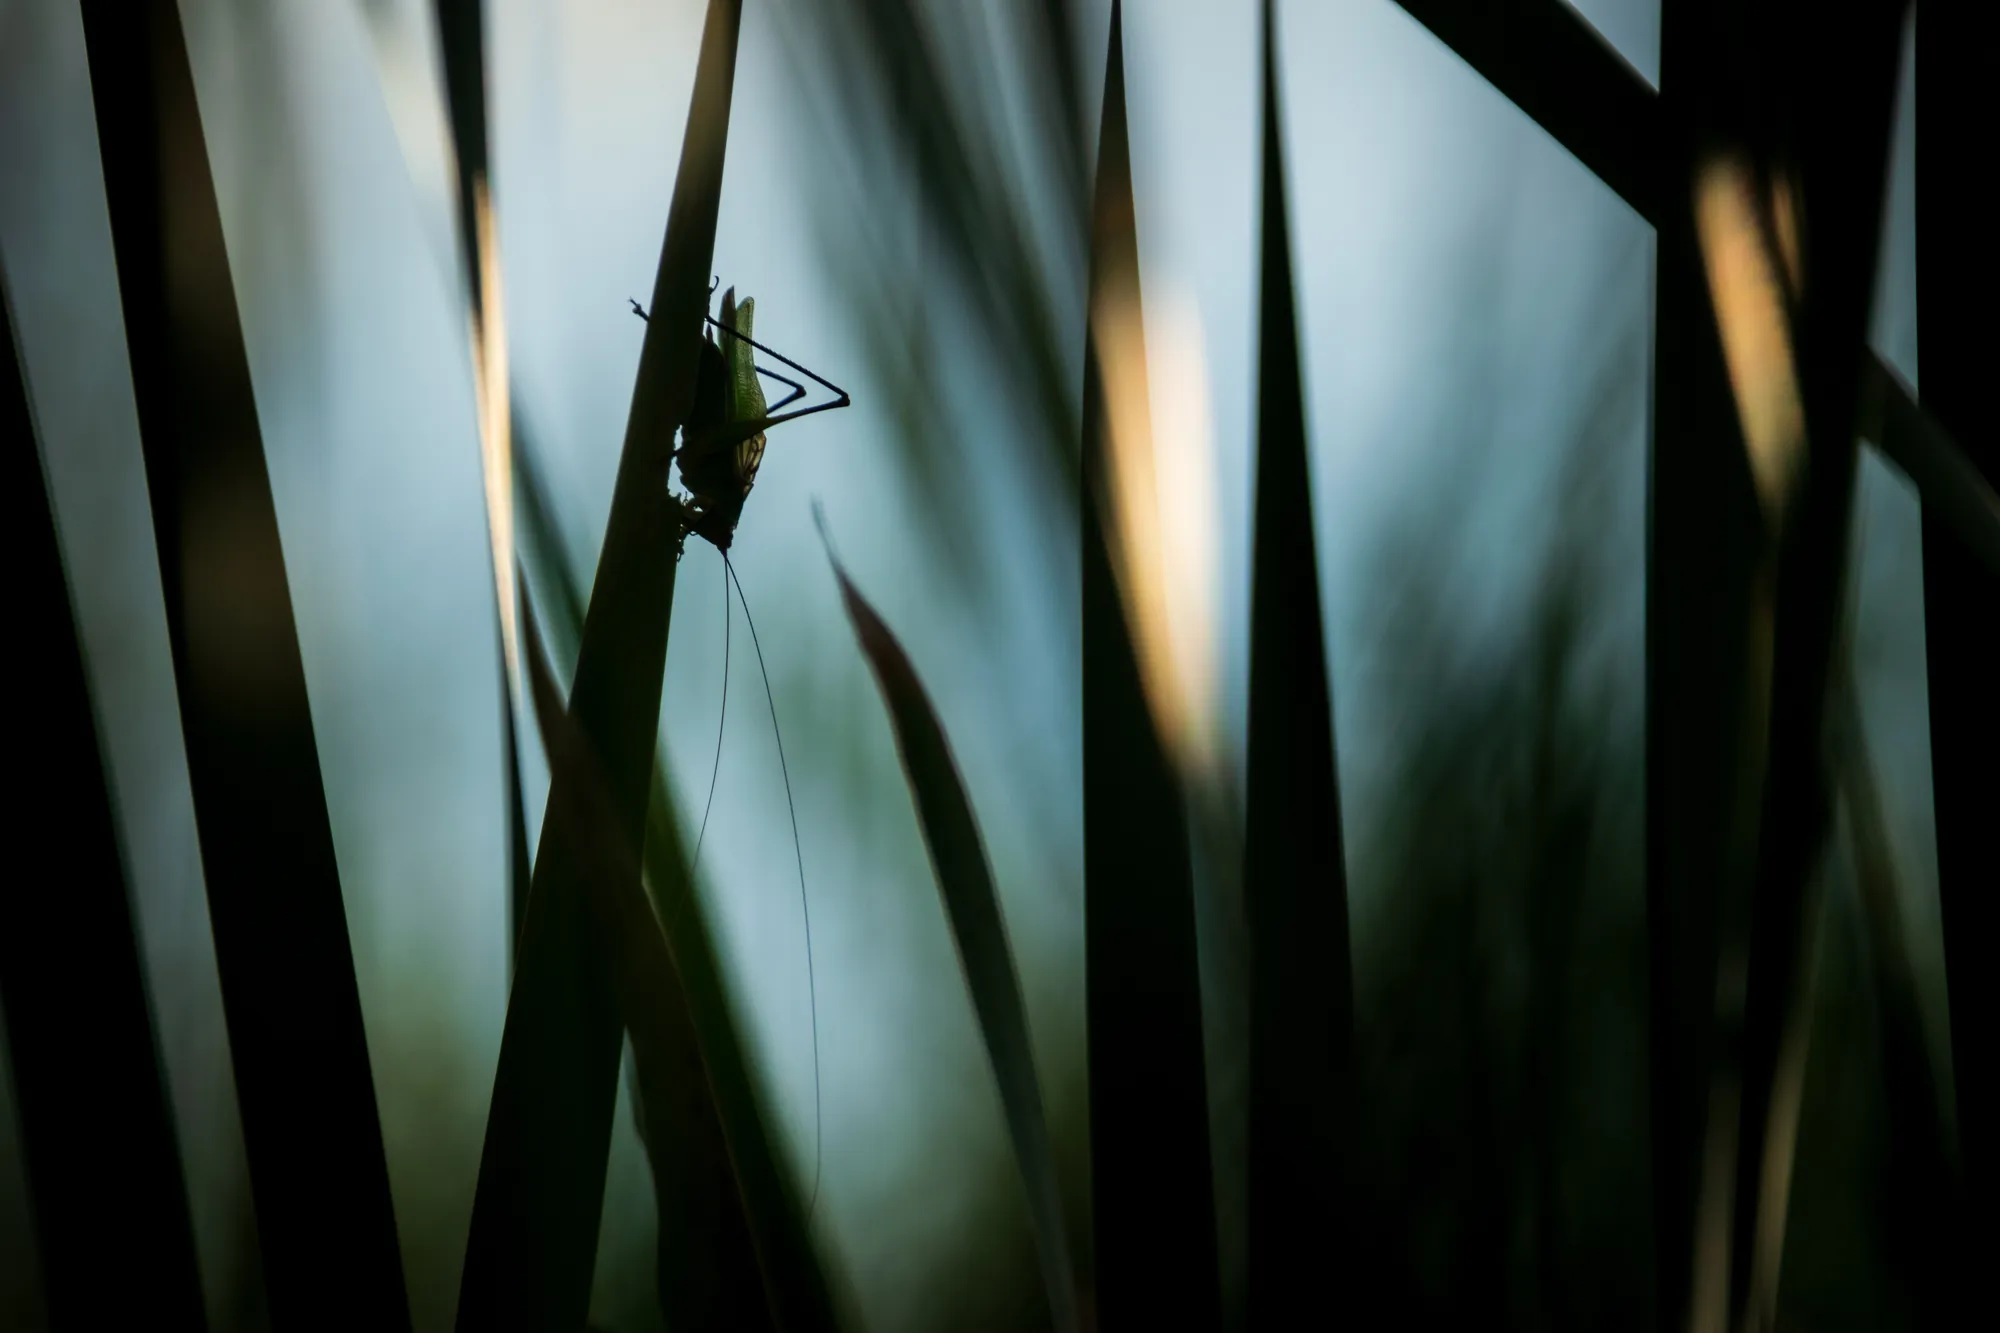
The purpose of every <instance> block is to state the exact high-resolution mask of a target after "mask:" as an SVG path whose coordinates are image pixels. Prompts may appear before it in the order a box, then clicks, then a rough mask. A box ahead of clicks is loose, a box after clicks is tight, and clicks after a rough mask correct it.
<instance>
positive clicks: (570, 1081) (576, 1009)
mask: <svg viewBox="0 0 2000 1333" xmlns="http://www.w3.org/2000/svg"><path fill="white" fill-rule="evenodd" d="M741 18H742V10H741V6H740V3H738V0H710V4H709V10H708V19H707V22H706V24H705V26H704V28H703V32H702V45H701V54H700V58H699V62H698V64H697V67H696V71H695V81H694V94H693V97H692V100H691V105H690V107H689V111H688V120H687V129H686V132H685V136H684V138H683V141H682V146H681V164H680V171H679V174H678V176H677V177H676V179H675V182H674V196H673V204H672V206H671V208H670V210H669V212H668V216H667V232H666V239H665V242H664V244H663V246H662V249H661V253H660V266H659V271H658V274H657V275H656V277H655V279H654V286H653V304H652V314H653V317H652V319H651V320H650V321H649V322H648V323H647V326H646V333H645V341H644V344H643V345H642V347H641V350H640V354H639V371H638V379H637V383H636V384H635V385H634V388H633V392H632V407H631V412H630V414H629V416H628V417H627V419H626V427H625V443H624V448H623V452H622V453H621V455H620V458H619V464H618V477H617V481H616V483H615V484H614V487H613V491H612V497H611V514H610V517H609V521H608V522H607V524H606V528H605V537H604V547H603V551H602V553H601V555H600V556H599V559H598V567H597V578H596V582H595V586H594V587H593V589H592V593H591V598H590V605H589V610H588V611H587V612H586V614H585V617H584V626H583V635H582V641H581V645H580V648H579V650H578V655H577V669H576V680H575V684H574V688H573V690H572V692H571V712H572V716H573V717H574V719H575V721H576V724H577V727H578V729H579V730H580V731H581V732H582V734H583V736H584V737H585V738H586V739H587V740H588V742H589V744H590V747H591V752H592V753H593V754H594V755H595V756H596V759H597V763H598V764H599V765H600V766H601V768H602V770H603V774H604V782H605V786H606V789H607V792H608V796H607V802H608V808H609V810H610V813H611V816H612V818H613V819H614V821H615V826H616V828H617V829H618V831H619V834H620V836H621V837H623V838H624V839H625V840H626V842H627V843H628V845H630V846H633V847H639V846H642V845H643V841H642V840H643V838H644V835H645V819H646V798H647V791H648V785H649V783H650V782H651V779H652V771H653V750H654V746H655V738H656V736H657V735H658V732H659V710H660V683H661V678H662V674H663V672H664V671H665V667H666V652H667V628H668V619H669V616H670V615H671V613H672V610H673V590H674V573H675V570H676V567H677V563H678V559H679V555H680V547H681V540H682V535H683V534H682V529H681V523H680V517H679V511H678V508H677V507H676V506H674V505H673V504H672V503H671V501H670V500H669V498H668V494H667V480H668V471H669V468H670V467H671V464H672V449H673V437H674V431H675V430H676V429H677V428H678V427H679V425H680V424H681V422H682V421H684V420H685V419H686V416H687V412H688V409H689V406H690V405H691V403H692V401H693V397H694V379H695V367H696V358H697V353H698V351H699V348H700V343H701V318H702V314H703V312H704V310H705V309H706V307H707V300H708V273H709V262H710V259H711V258H712V256H713V253H714V247H715V223H716V211H717V207H718V204H719V201H720V198H721V194H722V167H723V150H724V147H725V145H726V143H727V140H728V132H729V104H730V94H731V90H732V86H733V83H734V79H735V69H736V39H737V32H738V28H739V26H740V23H741ZM577 810H578V807H577V803H576V802H575V801H573V800H570V799H569V798H568V797H567V796H566V794H565V793H564V792H562V791H560V790H554V791H552V792H551V796H550V804H549V812H548V818H547V819H545V821H544V823H543V826H542V842H541V850H540V854H539V855H538V856H537V858H536V861H535V868H534V877H533V887H532V889H531V891H530V893H529V897H528V912H527V918H526V920H525V921H524V922H523V925H522V931H521V939H520V948H519V953H518V955H517V960H516V967H515V975H514V988H513V992H512V994H511V996H510V997H509V1002H508V1007H507V1026H506V1029H505V1032H504V1034H503V1036H502V1038H501V1044H500V1066H499V1070H498V1072H497V1074H496V1075H495V1078H494V1086H493V1103H492V1109H491V1112H490V1114H489V1116H488V1119H487V1125H486V1146H485V1151H484V1153H483V1154H482V1156H481V1159H480V1165H479V1186H478V1192H477V1194H476V1195H475V1197H474V1201H473V1213H472V1228H471V1234H470V1236H469V1237H468V1239H467V1244H466V1257H465V1273H464V1278H463V1281H462V1284H461V1288H460V1298H459V1316H458V1326H459V1328H461V1329H463V1330H467V1333H471V1331H472V1330H477V1329H485V1328H491V1327H503V1326H504V1327H517V1326H528V1327H536V1328H574V1327H577V1326H578V1325H580V1324H581V1323H582V1322H583V1320H584V1316H585V1313H586V1311H587V1309H588V1307H589V1304H590V1283H591V1274H592V1271H593V1268H594V1260H595V1255H596V1242H597V1227H598V1222H599V1220H600V1217H601V1215H602V1209H603V1203H604V1170H605V1162H606V1156H607V1153H608V1152H609V1149H610V1139H611V1114H612V1108H613V1106H614V1104H615V1101H616V1094H617V1082H618V1063H619V1057H620V1047H621V1044H622V1043H621V1041H620V1027H621V1024H620V1022H619V1015H618V1010H617V1005H616V1003H615V999H614V996H613V994H612V992H611V990H610V989H609V987H608V985H607V979H606V978H605V977H604V976H603V975H602V973H601V969H600V968H599V967H598V965H597V963H598V960H597V958H596V951H595V949H594V948H593V947H592V945H591V940H590V934H589V931H588V929H587V926H586V921H585V919H584V916H583V902H582V896H581V893H580V891H579V888H578V876H579V874H580V873H581V872H582V871H583V869H584V867H585V866H586V865H587V863H588V862H587V858H588V856H589V854H590V853H589V849H588V846H587V844H586V843H585V842H584V841H583V839H584V838H585V835H586V832H587V831H586V830H585V829H583V828H581V827H579V826H578V825H576V824H575V823H574V822H573V820H574V818H575V816H576V814H577Z"/></svg>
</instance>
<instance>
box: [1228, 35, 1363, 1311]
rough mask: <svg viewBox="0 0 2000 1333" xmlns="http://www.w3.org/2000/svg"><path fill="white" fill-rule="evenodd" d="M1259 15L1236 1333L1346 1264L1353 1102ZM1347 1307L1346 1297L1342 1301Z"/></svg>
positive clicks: (1330, 765) (1326, 701)
mask: <svg viewBox="0 0 2000 1333" xmlns="http://www.w3.org/2000/svg"><path fill="white" fill-rule="evenodd" d="M1272 8H1273V6H1272V5H1271V3H1270V0H1265V4H1264V52H1263V59H1264V108H1263V119H1264V123H1263V133H1264V146H1263V152H1264V199H1263V275H1262V294H1261V297H1260V301H1259V306H1260V309H1259V331H1258V354H1257V481H1256V506H1257V508H1256V519H1255V534H1254V537H1253V541H1254V543H1255V546H1254V551H1253V555H1252V570H1251V587H1250V688H1249V738H1248V739H1249V746H1248V749H1249V756H1248V763H1247V766H1246V767H1247V770H1248V771H1247V783H1248V789H1247V793H1246V794H1247V796H1248V815H1247V819H1246V823H1245V827H1244V869H1243V886H1244V893H1245V896H1246V899H1247V903H1248V907H1249V917H1250V929H1251V941H1252V943H1251V957H1252V960H1253V962H1252V973H1251V1001H1250V1006H1251V1007H1250V1135H1249V1139H1250V1160H1249V1183H1248V1198H1249V1245H1250V1248H1249V1260H1248V1267H1247V1273H1246V1276H1247V1296H1248V1302H1249V1318H1250V1321H1251V1324H1252V1325H1253V1326H1260V1327H1267V1326H1271V1325H1274V1324H1277V1323H1281V1322H1283V1321H1284V1319H1285V1318H1286V1314H1285V1313H1284V1312H1289V1311H1292V1310H1296V1309H1302V1308H1306V1306H1307V1303H1308V1302H1310V1301H1312V1300H1313V1299H1314V1296H1315V1293H1317V1292H1320V1291H1323V1290H1324V1284H1325V1283H1326V1282H1327V1279H1328V1270H1329V1265H1332V1266H1334V1267H1335V1269H1336V1271H1337V1268H1338V1266H1340V1265H1341V1264H1342V1263H1343V1258H1342V1256H1345V1255H1348V1254H1351V1253H1352V1252H1353V1251H1352V1247H1350V1246H1348V1245H1347V1244H1345V1243H1344V1239H1343V1237H1342V1235H1341V1222H1342V1221H1343V1218H1344V1216H1345V1214H1346V1209H1347V1206H1348V1205H1347V1201H1346V1193H1347V1192H1346V1190H1345V1189H1344V1188H1343V1186H1342V1183H1341V1179H1340V1175H1341V1173H1340V1170H1339V1154H1340V1146H1339V1145H1340V1142H1341V1139H1342V1135H1341V1133H1340V1129H1341V1126H1342V1124H1343V1122H1344V1116H1345V1113H1346V1112H1347V1111H1348V1110H1349V1103H1350V1101H1351V1098H1352V1086H1353V1084H1352V1067H1353V1046H1354V995H1353V982H1352V964H1351V961H1350V957H1349V947H1348V921H1347V868H1346V862H1345V854H1344V849H1343V846H1342V839H1341V826H1340V788H1339V783H1338V781H1337V779H1336V774H1335V763H1334V747H1333V701H1332V697H1331V694H1330V686H1329V683H1328V676H1327V669H1326V646H1325V645H1326V640H1325V634H1324V630H1323V626H1322V620H1321V613H1320V589H1319V561H1318V557H1317V554H1316V552H1315V550H1314V543H1313V514H1312V475H1311V469H1310V467H1309V466H1308V463H1307V455H1306V426H1305V402H1304V390H1303V386H1302V385H1301V383H1300V377H1299V347H1298V316H1297V312H1296V297H1295V295H1294V292H1293V288H1292V261H1291V244H1290V240H1289V236H1288V229H1289V218H1288V216H1287V211H1286V203H1285V161H1284V146H1283V143H1282V138H1281V133H1280V126H1279V113H1278V86H1277V57H1276V42H1277V39H1276V35H1275V34H1274V32H1273V31H1272V24H1273V19H1272ZM1342 1285H1345V1286H1348V1287H1349V1289H1350V1290H1351V1289H1352V1284H1351V1283H1348V1284H1342Z"/></svg>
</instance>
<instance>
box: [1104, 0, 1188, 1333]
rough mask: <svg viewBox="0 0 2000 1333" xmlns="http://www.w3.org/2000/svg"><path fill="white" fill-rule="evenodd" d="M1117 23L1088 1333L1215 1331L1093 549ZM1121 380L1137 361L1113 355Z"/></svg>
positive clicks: (1111, 639) (1116, 304)
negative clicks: (1105, 347) (1093, 1330)
mask: <svg viewBox="0 0 2000 1333" xmlns="http://www.w3.org/2000/svg"><path fill="white" fill-rule="evenodd" d="M1130 154H1131V150H1130V144H1129V141H1128V137H1127V130H1126V120H1125V72H1124V43H1123V36H1122V15H1121V12H1120V6H1119V4H1118V3H1117V0H1113V4H1112V9H1111V39H1110V44H1109V50H1108V52H1107V54H1106V58H1105V80H1104V108H1103V119H1102V130H1101V135H1100V138H1099V144H1098V155H1097V186H1096V197H1095V205H1094V210H1093V212H1094V216H1093V225H1092V242H1091V263H1090V268H1091V280H1090V289H1091V325H1090V330H1089V333H1088V335H1087V337H1086V341H1085V357H1086V359H1085V362H1084V398H1083V404H1084V414H1083V490H1082V494H1083V497H1084V500H1083V503H1082V504H1081V505H1080V506H1079V509H1080V512H1081V518H1082V526H1083V546H1082V557H1083V791H1084V796H1083V800H1084V968H1085V975H1086V983H1085V985H1086V989H1085V1003H1086V1007H1087V1016H1086V1017H1087V1024H1088V1032H1089V1044H1090V1126H1091V1182H1092V1194H1093V1203H1092V1209H1093V1213H1094V1221H1095V1229H1096V1246H1095V1253H1096V1263H1097V1273H1096V1290H1095V1295H1096V1313H1097V1318H1098V1321H1099V1327H1102V1328H1105V1329H1107V1330H1119V1329H1127V1328H1133V1329H1136V1328H1162V1327H1177V1328H1187V1329H1212V1328H1214V1327H1216V1326H1217V1324H1218V1322H1219V1321H1220V1318H1221V1307H1220V1302H1221V1296H1220V1278H1219V1275H1218V1271H1217V1267H1216V1241H1215V1199H1214V1180H1213V1176H1212V1174H1211V1166H1210V1157H1209V1136H1208V1091H1207V1079H1206V1076H1205V1073H1204V1069H1203V1057H1202V1027H1201V1023H1202V1014H1201V993H1200V974H1199V971H1198V968H1197V961H1196V953H1195V939H1194V905H1193V884H1192V869H1191V865H1190V853H1189V845H1188V825H1187V811H1186V806H1185V803H1184V798H1183V792H1182V789H1181V782H1180V778H1179V775H1178V774H1177V772H1176V771H1175V768H1174V764H1173V760H1172V758H1171V757H1170V755H1169V752H1168V750H1167V747H1166V746H1165V744H1164V743H1163V741H1162V739H1161V737H1160V734H1159V732H1158V730H1157V729H1156V726H1155V721H1154V717H1153V714H1152V712H1151V710H1150V707H1149V704H1148V700H1147V697H1146V693H1145V687H1144V684H1143V682H1142V677H1141V674H1140V664H1139V658H1138V655H1137V653H1136V651H1135V648H1134V643H1133V636H1132V629H1131V626H1130V623H1129V621H1128V620H1127V611H1126V605H1125V601H1124V599H1123V598H1122V596H1121V593H1120V589H1119V583H1118V578H1117V575H1116V573H1114V563H1113V560H1114V557H1113V552H1112V547H1111V546H1110V544H1109V539H1108V536H1107V532H1108V531H1115V528H1114V527H1113V526H1112V525H1113V524H1114V523H1115V521H1116V520H1115V518H1114V517H1112V516H1113V515H1114V514H1115V510H1114V509H1113V505H1114V503H1115V498H1114V497H1115V491H1114V490H1113V487H1114V485H1115V476H1114V473H1113V472H1112V467H1113V460H1112V456H1111V449H1112V444H1113V442H1112V440H1111V439H1110V438H1109V436H1110V432H1111V429H1112V423H1111V420H1110V415H1109V406H1110V405H1109V404H1108V403H1107V385H1106V382H1105V380H1106V377H1105V368H1104V366H1103V364H1102V363H1103V357H1102V356H1101V355H1100V352H1099V344H1100V339H1101V338H1103V337H1104V336H1105V335H1106V333H1107V332H1108V331H1107V330H1106V329H1105V328H1104V327H1103V324H1102V318H1103V315H1104V313H1105V312H1106V311H1107V309H1119V308H1122V309H1123V315H1122V317H1121V321H1120V322H1121V323H1122V324H1123V326H1124V328H1125V330H1126V331H1127V336H1130V337H1132V338H1134V339H1136V338H1137V337H1138V336H1139V335H1138V330H1139V329H1140V328H1142V327H1143V321H1142V320H1141V319H1140V317H1139V313H1138V312H1139V255H1138V243H1137V235H1136V231H1135V220H1134V214H1133V203H1132V169H1131V155H1130ZM1126 356H1127V358H1128V361H1127V364H1128V366H1136V367H1138V368H1139V371H1140V374H1139V381H1138V389H1137V390H1136V391H1135V392H1136V393H1137V394H1138V395H1139V396H1140V401H1141V402H1143V401H1144V400H1143V391H1144V379H1143V366H1144V354H1143V349H1142V348H1141V347H1137V346H1134V347H1132V348H1129V349H1128V350H1127V352H1126Z"/></svg>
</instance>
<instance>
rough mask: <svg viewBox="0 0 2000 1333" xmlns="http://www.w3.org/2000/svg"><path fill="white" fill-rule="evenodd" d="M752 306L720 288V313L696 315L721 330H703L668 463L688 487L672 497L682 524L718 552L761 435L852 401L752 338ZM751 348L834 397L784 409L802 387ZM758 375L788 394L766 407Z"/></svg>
mask: <svg viewBox="0 0 2000 1333" xmlns="http://www.w3.org/2000/svg"><path fill="white" fill-rule="evenodd" d="M713 290H714V288H710V291H711V292H713ZM756 308H757V303H756V302H755V301H754V300H752V299H751V298H749V297H747V296H746V297H744V298H743V301H742V303H741V304H740V305H739V304H738V303H737V300H736V289H735V288H734V287H731V288H730V289H729V290H728V291H726V292H724V293H723V294H722V318H721V319H717V318H715V317H714V316H712V315H709V314H707V313H706V312H704V313H703V315H702V319H703V321H704V322H705V323H707V324H708V325H709V327H710V329H713V330H714V331H715V332H719V333H721V334H722V341H721V343H719V344H718V343H717V341H716V339H715V332H709V331H708V330H704V331H703V332H704V336H703V338H702V340H701V354H700V355H701V361H700V363H699V365H698V366H697V368H696V372H695V381H694V406H693V407H692V408H691V409H690V410H689V412H688V419H687V421H686V422H685V423H684V424H683V425H682V426H681V445H680V448H678V449H676V450H674V461H675V462H677V463H679V464H680V468H681V484H682V485H683V486H686V487H687V489H688V496H687V499H685V500H680V501H679V503H680V505H681V506H682V519H683V522H685V523H686V525H687V530H688V531H689V532H692V533H694V534H695V535H696V536H698V537H701V538H703V539H704V540H706V541H707V542H708V543H709V545H711V546H713V547H715V549H716V550H718V551H722V552H724V553H725V554H726V553H727V552H728V550H729V543H730V542H731V541H732V540H733V539H734V538H735V536H736V524H737V521H738V520H739V519H740V518H741V517H742V516H743V502H744V501H745V500H747V499H748V498H749V497H750V488H751V487H752V486H753V485H755V484H756V481H757V468H758V466H759V465H761V464H762V463H763V461H764V433H765V432H766V431H767V430H769V429H770V428H771V427H773V426H776V425H780V424H782V423H784V422H787V421H796V420H797V419H798V418H800V417H805V416H811V415H812V414H813V413H815V412H826V411H830V410H832V409H833V408H836V407H846V406H848V405H849V403H850V401H851V400H850V399H849V398H848V396H847V390H845V389H843V388H841V387H840V386H839V385H837V384H835V383H833V382H832V381H831V380H828V379H825V378H823V377H821V376H820V375H818V374H816V373H814V372H813V371H810V370H808V369H806V368H805V367H804V366H802V365H800V364H799V363H798V362H796V361H794V360H792V359H791V358H790V357H788V356H785V355H783V354H782V353H779V352H775V351H773V350H771V349H770V348H769V347H766V346H765V345H764V344H762V343H760V342H758V341H757V340H756V339H755V338H753V337H751V336H750V327H751V320H752V319H753V317H754V316H755V314H756ZM632 312H633V313H634V314H636V315H637V316H639V318H641V319H645V318H646V317H647V316H646V312H645V311H644V310H643V309H641V308H640V306H639V303H638V302H637V301H634V302H632ZM756 352H762V353H764V354H765V355H766V356H770V357H775V358H776V359H777V360H779V361H782V362H784V363H785V364H786V365H788V366H790V367H791V368H792V369H793V370H796V371H798V372H799V373H800V374H801V375H804V376H806V377H807V378H808V379H810V380H812V381H813V382H814V383H815V384H818V385H820V386H821V387H822V388H824V389H826V390H827V391H828V392H830V393H832V394H833V395H834V397H833V400H832V401H830V402H825V403H817V404H815V405H813V406H811V407H801V408H798V409H797V410H795V411H791V412H786V411H783V410H782V409H784V408H785V407H787V406H789V405H790V404H792V403H795V402H797V401H798V400H799V399H801V398H803V397H805V396H806V388H805V386H804V385H803V384H800V383H799V382H798V381H797V380H795V379H791V378H789V377H787V376H784V375H780V374H779V373H778V372H777V371H775V370H771V369H770V368H768V367H766V366H760V365H758V364H756V362H755V360H754V355H755V353H756ZM759 375H766V376H769V377H770V378H771V379H774V380H777V381H778V382H779V383H781V384H783V385H785V386H786V387H788V388H789V389H790V390H791V392H790V393H788V394H786V395H785V396H784V397H783V398H781V399H779V400H778V401H777V402H775V403H771V404H768V405H767V404H766V403H765V401H764V386H763V385H762V384H761V383H759V382H758V378H757V377H758V376H759Z"/></svg>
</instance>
